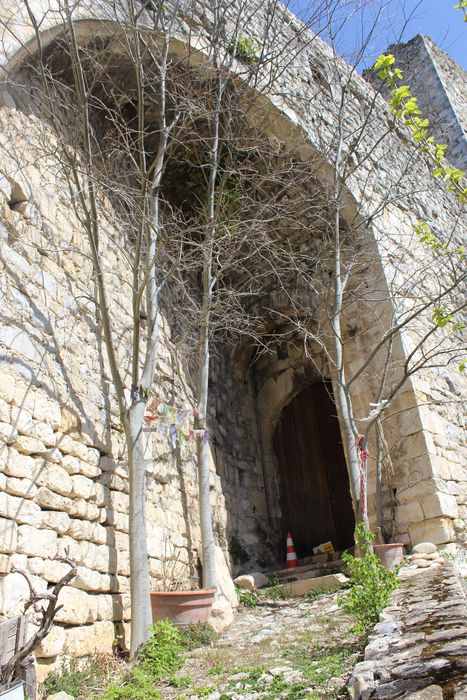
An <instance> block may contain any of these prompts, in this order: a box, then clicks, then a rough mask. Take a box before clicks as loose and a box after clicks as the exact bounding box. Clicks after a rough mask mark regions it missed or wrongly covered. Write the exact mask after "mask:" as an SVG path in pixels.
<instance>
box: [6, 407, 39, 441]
mask: <svg viewBox="0 0 467 700" xmlns="http://www.w3.org/2000/svg"><path fill="white" fill-rule="evenodd" d="M11 422H12V425H14V426H15V428H16V430H17V431H18V433H20V434H21V435H30V433H31V430H32V428H33V426H34V421H33V419H32V415H31V414H30V413H29V411H26V409H25V408H23V407H22V406H12V407H11Z"/></svg>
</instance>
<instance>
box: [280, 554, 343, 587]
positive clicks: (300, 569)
mask: <svg viewBox="0 0 467 700" xmlns="http://www.w3.org/2000/svg"><path fill="white" fill-rule="evenodd" d="M344 567H345V564H344V562H343V561H342V559H336V560H334V561H328V562H324V563H323V564H308V565H306V566H297V568H296V569H280V570H279V571H274V575H275V576H276V577H277V579H278V581H279V583H284V582H286V581H288V580H290V579H296V580H298V581H301V580H303V579H307V578H317V577H319V576H320V575H322V572H323V571H325V572H326V573H330V572H333V573H334V572H336V571H341V570H342V569H343V568H344Z"/></svg>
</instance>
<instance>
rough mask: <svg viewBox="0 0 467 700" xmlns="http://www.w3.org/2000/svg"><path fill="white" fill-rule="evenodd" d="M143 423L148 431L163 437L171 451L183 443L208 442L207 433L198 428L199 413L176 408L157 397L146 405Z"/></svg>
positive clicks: (188, 409)
mask: <svg viewBox="0 0 467 700" xmlns="http://www.w3.org/2000/svg"><path fill="white" fill-rule="evenodd" d="M144 423H145V425H146V426H147V427H148V429H149V430H155V431H156V432H157V434H158V435H165V436H166V437H167V438H168V441H169V443H170V445H171V446H172V448H173V449H175V448H176V447H177V446H179V447H181V446H182V445H183V444H184V443H185V442H187V443H190V442H195V441H196V440H198V439H199V440H200V441H201V444H204V443H205V442H207V441H208V440H209V432H208V431H207V430H206V429H205V428H200V427H199V411H198V409H195V410H194V411H193V410H191V409H190V408H184V407H181V408H180V407H178V408H177V407H176V406H171V405H169V404H166V403H164V402H163V401H161V399H159V398H158V397H153V398H151V399H150V400H149V401H148V403H147V405H146V413H145V416H144Z"/></svg>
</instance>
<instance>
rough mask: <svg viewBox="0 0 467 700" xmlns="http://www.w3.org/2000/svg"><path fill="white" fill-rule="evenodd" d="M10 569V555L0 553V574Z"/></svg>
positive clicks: (7, 572)
mask: <svg viewBox="0 0 467 700" xmlns="http://www.w3.org/2000/svg"><path fill="white" fill-rule="evenodd" d="M10 571H11V557H9V556H8V555H7V554H0V575H1V576H4V575H5V574H9V573H10Z"/></svg>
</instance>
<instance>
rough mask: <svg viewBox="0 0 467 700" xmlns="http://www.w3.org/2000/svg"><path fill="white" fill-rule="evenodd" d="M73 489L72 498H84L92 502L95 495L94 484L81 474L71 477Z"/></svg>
mask: <svg viewBox="0 0 467 700" xmlns="http://www.w3.org/2000/svg"><path fill="white" fill-rule="evenodd" d="M71 480H72V483H73V488H72V496H73V497H74V498H84V499H85V500H90V499H91V498H92V497H93V495H94V482H93V481H91V479H88V478H87V477H85V476H82V475H81V474H76V475H74V476H72V477H71Z"/></svg>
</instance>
